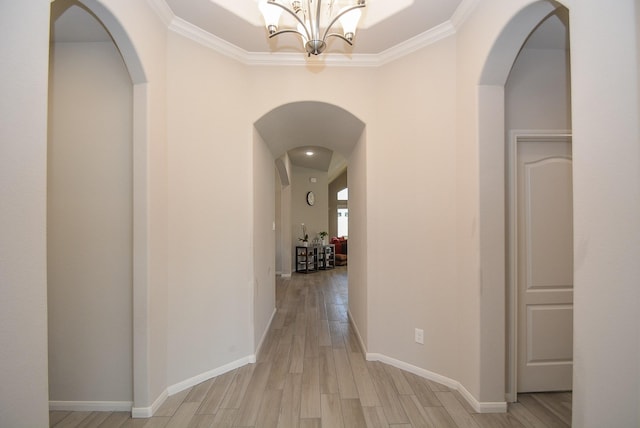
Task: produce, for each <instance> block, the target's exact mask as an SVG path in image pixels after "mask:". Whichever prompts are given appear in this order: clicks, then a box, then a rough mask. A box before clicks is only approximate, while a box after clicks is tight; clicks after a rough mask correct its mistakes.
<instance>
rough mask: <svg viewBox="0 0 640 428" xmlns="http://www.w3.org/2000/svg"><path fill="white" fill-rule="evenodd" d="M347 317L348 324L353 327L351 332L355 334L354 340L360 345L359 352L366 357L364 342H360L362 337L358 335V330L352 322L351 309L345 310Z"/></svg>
mask: <svg viewBox="0 0 640 428" xmlns="http://www.w3.org/2000/svg"><path fill="white" fill-rule="evenodd" d="M347 316H348V318H349V322H350V323H351V326H352V327H353V330H354V331H355V332H356V338H357V339H358V343H359V344H360V350H361V351H362V353H363V354H365V355H367V347H366V346H365V345H364V340H362V336H361V335H360V330H358V326H357V325H356V322H355V321H354V320H353V315H351V309H348V308H347Z"/></svg>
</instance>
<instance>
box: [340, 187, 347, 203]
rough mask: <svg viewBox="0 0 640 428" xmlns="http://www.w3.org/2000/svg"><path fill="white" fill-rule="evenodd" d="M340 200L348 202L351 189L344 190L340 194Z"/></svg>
mask: <svg viewBox="0 0 640 428" xmlns="http://www.w3.org/2000/svg"><path fill="white" fill-rule="evenodd" d="M338 200H339V201H348V200H349V189H348V188H346V187H345V188H344V189H342V190H341V191H339V192H338Z"/></svg>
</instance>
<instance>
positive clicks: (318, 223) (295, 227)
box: [291, 165, 329, 266]
mask: <svg viewBox="0 0 640 428" xmlns="http://www.w3.org/2000/svg"><path fill="white" fill-rule="evenodd" d="M291 171H292V174H291V237H292V238H293V244H294V245H300V244H301V243H300V241H299V238H302V223H304V225H305V226H306V228H307V234H308V235H309V242H311V241H312V240H313V239H314V238H316V237H317V235H318V233H320V232H321V231H323V230H324V231H327V230H329V217H328V215H327V212H328V209H329V183H328V179H327V172H326V171H318V170H316V169H309V168H302V167H299V166H295V165H294V166H293V168H292V169H291ZM311 178H315V179H316V182H315V183H311V181H310V180H311ZM307 192H313V193H314V195H315V203H314V204H313V206H310V205H308V204H307ZM293 256H294V257H295V254H293ZM294 262H295V260H294ZM294 266H295V265H294Z"/></svg>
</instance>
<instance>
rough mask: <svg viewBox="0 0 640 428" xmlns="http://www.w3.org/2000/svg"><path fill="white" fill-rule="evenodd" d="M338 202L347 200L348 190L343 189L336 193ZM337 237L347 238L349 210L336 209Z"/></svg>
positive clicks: (344, 208)
mask: <svg viewBox="0 0 640 428" xmlns="http://www.w3.org/2000/svg"><path fill="white" fill-rule="evenodd" d="M338 200H339V201H348V200H349V189H348V188H344V189H342V190H341V191H339V192H338ZM343 205H344V204H343ZM338 236H349V209H348V208H346V207H340V208H338Z"/></svg>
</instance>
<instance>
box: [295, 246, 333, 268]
mask: <svg viewBox="0 0 640 428" xmlns="http://www.w3.org/2000/svg"><path fill="white" fill-rule="evenodd" d="M335 254H336V249H335V245H334V244H328V245H314V246H309V247H302V246H296V272H298V273H310V272H315V271H317V270H318V269H323V270H324V269H333V268H334V267H336V255H335Z"/></svg>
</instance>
